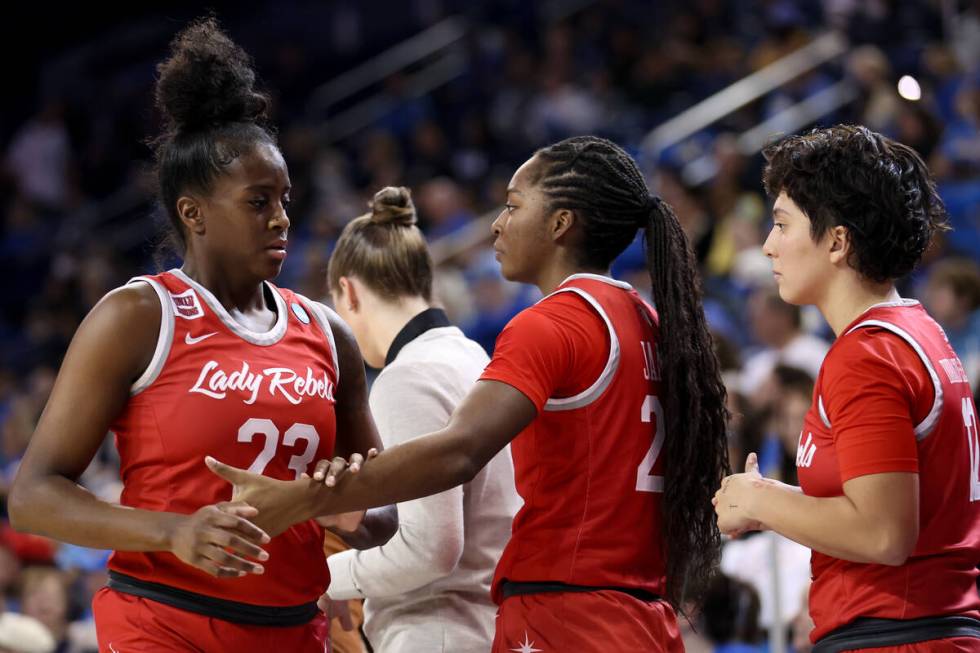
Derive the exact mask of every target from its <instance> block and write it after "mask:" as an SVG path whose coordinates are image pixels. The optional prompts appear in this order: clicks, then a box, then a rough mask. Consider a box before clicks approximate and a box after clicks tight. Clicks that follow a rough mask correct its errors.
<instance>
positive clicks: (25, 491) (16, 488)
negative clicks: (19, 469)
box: [7, 474, 37, 533]
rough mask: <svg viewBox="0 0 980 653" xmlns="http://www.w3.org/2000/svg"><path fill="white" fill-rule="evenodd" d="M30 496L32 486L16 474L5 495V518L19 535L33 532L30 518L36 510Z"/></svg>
mask: <svg viewBox="0 0 980 653" xmlns="http://www.w3.org/2000/svg"><path fill="white" fill-rule="evenodd" d="M32 495H33V491H32V484H31V483H30V482H29V481H27V480H25V479H24V477H23V475H21V474H18V475H17V478H16V479H14V483H13V485H12V486H11V487H10V493H9V494H8V495H7V518H8V519H9V520H10V526H11V527H12V528H13V529H14V530H16V531H20V532H21V533H30V532H33V530H34V524H33V519H32V516H33V515H36V514H37V509H36V506H35V505H34V504H35V501H34V498H33V496H32Z"/></svg>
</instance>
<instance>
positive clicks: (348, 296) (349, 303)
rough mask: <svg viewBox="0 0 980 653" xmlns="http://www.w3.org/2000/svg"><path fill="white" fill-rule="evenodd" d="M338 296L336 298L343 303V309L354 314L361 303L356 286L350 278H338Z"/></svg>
mask: <svg viewBox="0 0 980 653" xmlns="http://www.w3.org/2000/svg"><path fill="white" fill-rule="evenodd" d="M338 283H339V284H340V296H339V297H338V298H337V299H338V300H339V301H340V302H343V303H344V305H345V306H344V307H345V308H346V309H347V310H348V311H350V312H351V313H356V312H357V309H358V308H359V307H360V304H361V301H360V297H359V296H358V292H357V284H356V283H354V280H353V279H351V278H350V277H340V279H339V280H338Z"/></svg>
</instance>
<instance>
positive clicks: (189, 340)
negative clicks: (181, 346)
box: [184, 331, 218, 345]
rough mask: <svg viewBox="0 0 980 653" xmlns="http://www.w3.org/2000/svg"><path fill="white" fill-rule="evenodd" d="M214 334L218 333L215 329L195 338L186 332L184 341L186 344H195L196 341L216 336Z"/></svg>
mask: <svg viewBox="0 0 980 653" xmlns="http://www.w3.org/2000/svg"><path fill="white" fill-rule="evenodd" d="M216 335H218V332H217V331H212V332H211V333H205V334H204V335H203V336H197V337H196V338H195V337H193V336H191V334H189V333H188V334H187V335H185V336H184V342H186V343H187V344H188V345H196V344H197V343H199V342H201V341H202V340H207V339H208V338H210V337H211V336H216Z"/></svg>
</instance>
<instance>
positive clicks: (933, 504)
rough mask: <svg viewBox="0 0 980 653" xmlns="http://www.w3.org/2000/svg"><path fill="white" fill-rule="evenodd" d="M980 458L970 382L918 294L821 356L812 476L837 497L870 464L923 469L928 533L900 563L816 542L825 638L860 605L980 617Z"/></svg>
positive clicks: (808, 429)
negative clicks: (828, 549)
mask: <svg viewBox="0 0 980 653" xmlns="http://www.w3.org/2000/svg"><path fill="white" fill-rule="evenodd" d="M910 418H911V419H910ZM978 466H980V443H978V439H977V421H976V411H975V407H974V405H973V399H972V396H971V392H970V385H969V382H968V380H967V378H966V375H965V374H964V372H963V367H962V365H961V364H960V361H959V359H958V358H957V357H956V354H955V353H954V352H953V350H952V348H951V347H950V346H949V343H948V342H947V341H946V337H945V335H944V334H943V332H942V329H941V328H940V327H939V325H938V324H936V323H935V321H933V319H932V318H931V317H929V315H928V314H927V313H926V312H925V310H923V308H922V306H921V305H919V303H918V302H916V301H912V300H903V301H900V302H895V303H889V304H882V305H878V306H875V307H872V308H871V309H869V310H868V311H866V312H865V313H864V314H863V315H861V316H860V317H859V318H858V319H857V320H855V321H854V322H853V323H852V324H851V325H850V326H849V327H848V328H847V329H845V330H844V332H843V333H842V335H841V336H840V337H839V338H838V339H837V341H836V342H835V343H834V346H833V347H831V349H830V352H828V354H827V358H826V360H825V361H824V364H823V367H822V368H821V372H820V376H819V377H818V379H817V384H816V388H815V390H814V398H813V404H812V405H811V407H810V411H809V413H808V414H807V416H806V420H805V422H804V428H803V432H802V433H801V434H800V444H799V449H798V451H797V468H798V471H799V478H800V484H801V486H802V488H803V490H804V492H806V493H807V494H808V495H811V496H818V497H832V496H841V495H842V494H843V484H844V483H845V482H846V481H848V480H850V479H852V478H856V477H858V476H863V475H867V474H878V473H885V472H917V473H918V475H919V538H918V541H917V542H916V545H915V549H914V550H913V552H912V555H911V556H910V557H909V558H908V560H907V561H906V562H905V563H904V564H903V565H901V566H899V567H891V566H885V565H877V564H860V563H853V562H848V561H845V560H840V559H838V558H833V557H830V556H827V555H823V554H821V553H818V552H816V551H814V552H813V559H812V567H813V587H812V589H811V591H810V614H811V616H812V617H813V620H814V622H815V624H816V628H815V629H814V631H813V633H812V635H811V636H812V637H813V639H814V641H816V640H817V639H819V638H820V637H823V636H824V635H826V634H827V633H828V632H829V631H831V630H833V629H835V628H837V627H839V626H842V625H844V624H847V623H849V622H850V621H852V620H854V619H855V618H856V617H875V618H885V619H915V618H918V617H926V616H938V615H953V614H963V615H968V616H973V617H980V597H978V594H977V586H976V580H977V561H978V560H980V469H978Z"/></svg>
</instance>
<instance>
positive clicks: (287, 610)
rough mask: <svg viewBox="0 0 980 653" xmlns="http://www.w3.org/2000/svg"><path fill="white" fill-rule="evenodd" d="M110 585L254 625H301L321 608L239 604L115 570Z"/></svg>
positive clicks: (130, 592)
mask: <svg viewBox="0 0 980 653" xmlns="http://www.w3.org/2000/svg"><path fill="white" fill-rule="evenodd" d="M108 586H109V588H110V589H113V590H115V591H117V592H121V593H123V594H132V595H133V596H139V597H141V598H144V599H150V600H151V601H156V602H157V603H163V604H164V605H169V606H171V607H174V608H179V609H181V610H187V611H188V612H194V613H196V614H203V615H205V616H207V617H213V618H215V619H223V620H224V621H231V622H233V623H236V624H249V625H252V626H301V625H303V624H305V623H309V621H310V620H311V619H313V617H315V616H316V614H317V612H318V611H319V609H318V608H317V607H316V601H313V602H311V603H303V604H301V605H290V606H284V607H279V606H266V605H253V604H251V603H239V602H238V601H228V600H226V599H217V598H214V597H213V596H205V595H203V594H197V593H196V592H188V591H187V590H182V589H177V588H176V587H170V586H169V585H162V584H160V583H151V582H149V581H145V580H140V579H139V578H133V577H132V576H127V575H126V574H120V573H119V572H118V571H112V570H110V571H109V583H108Z"/></svg>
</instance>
